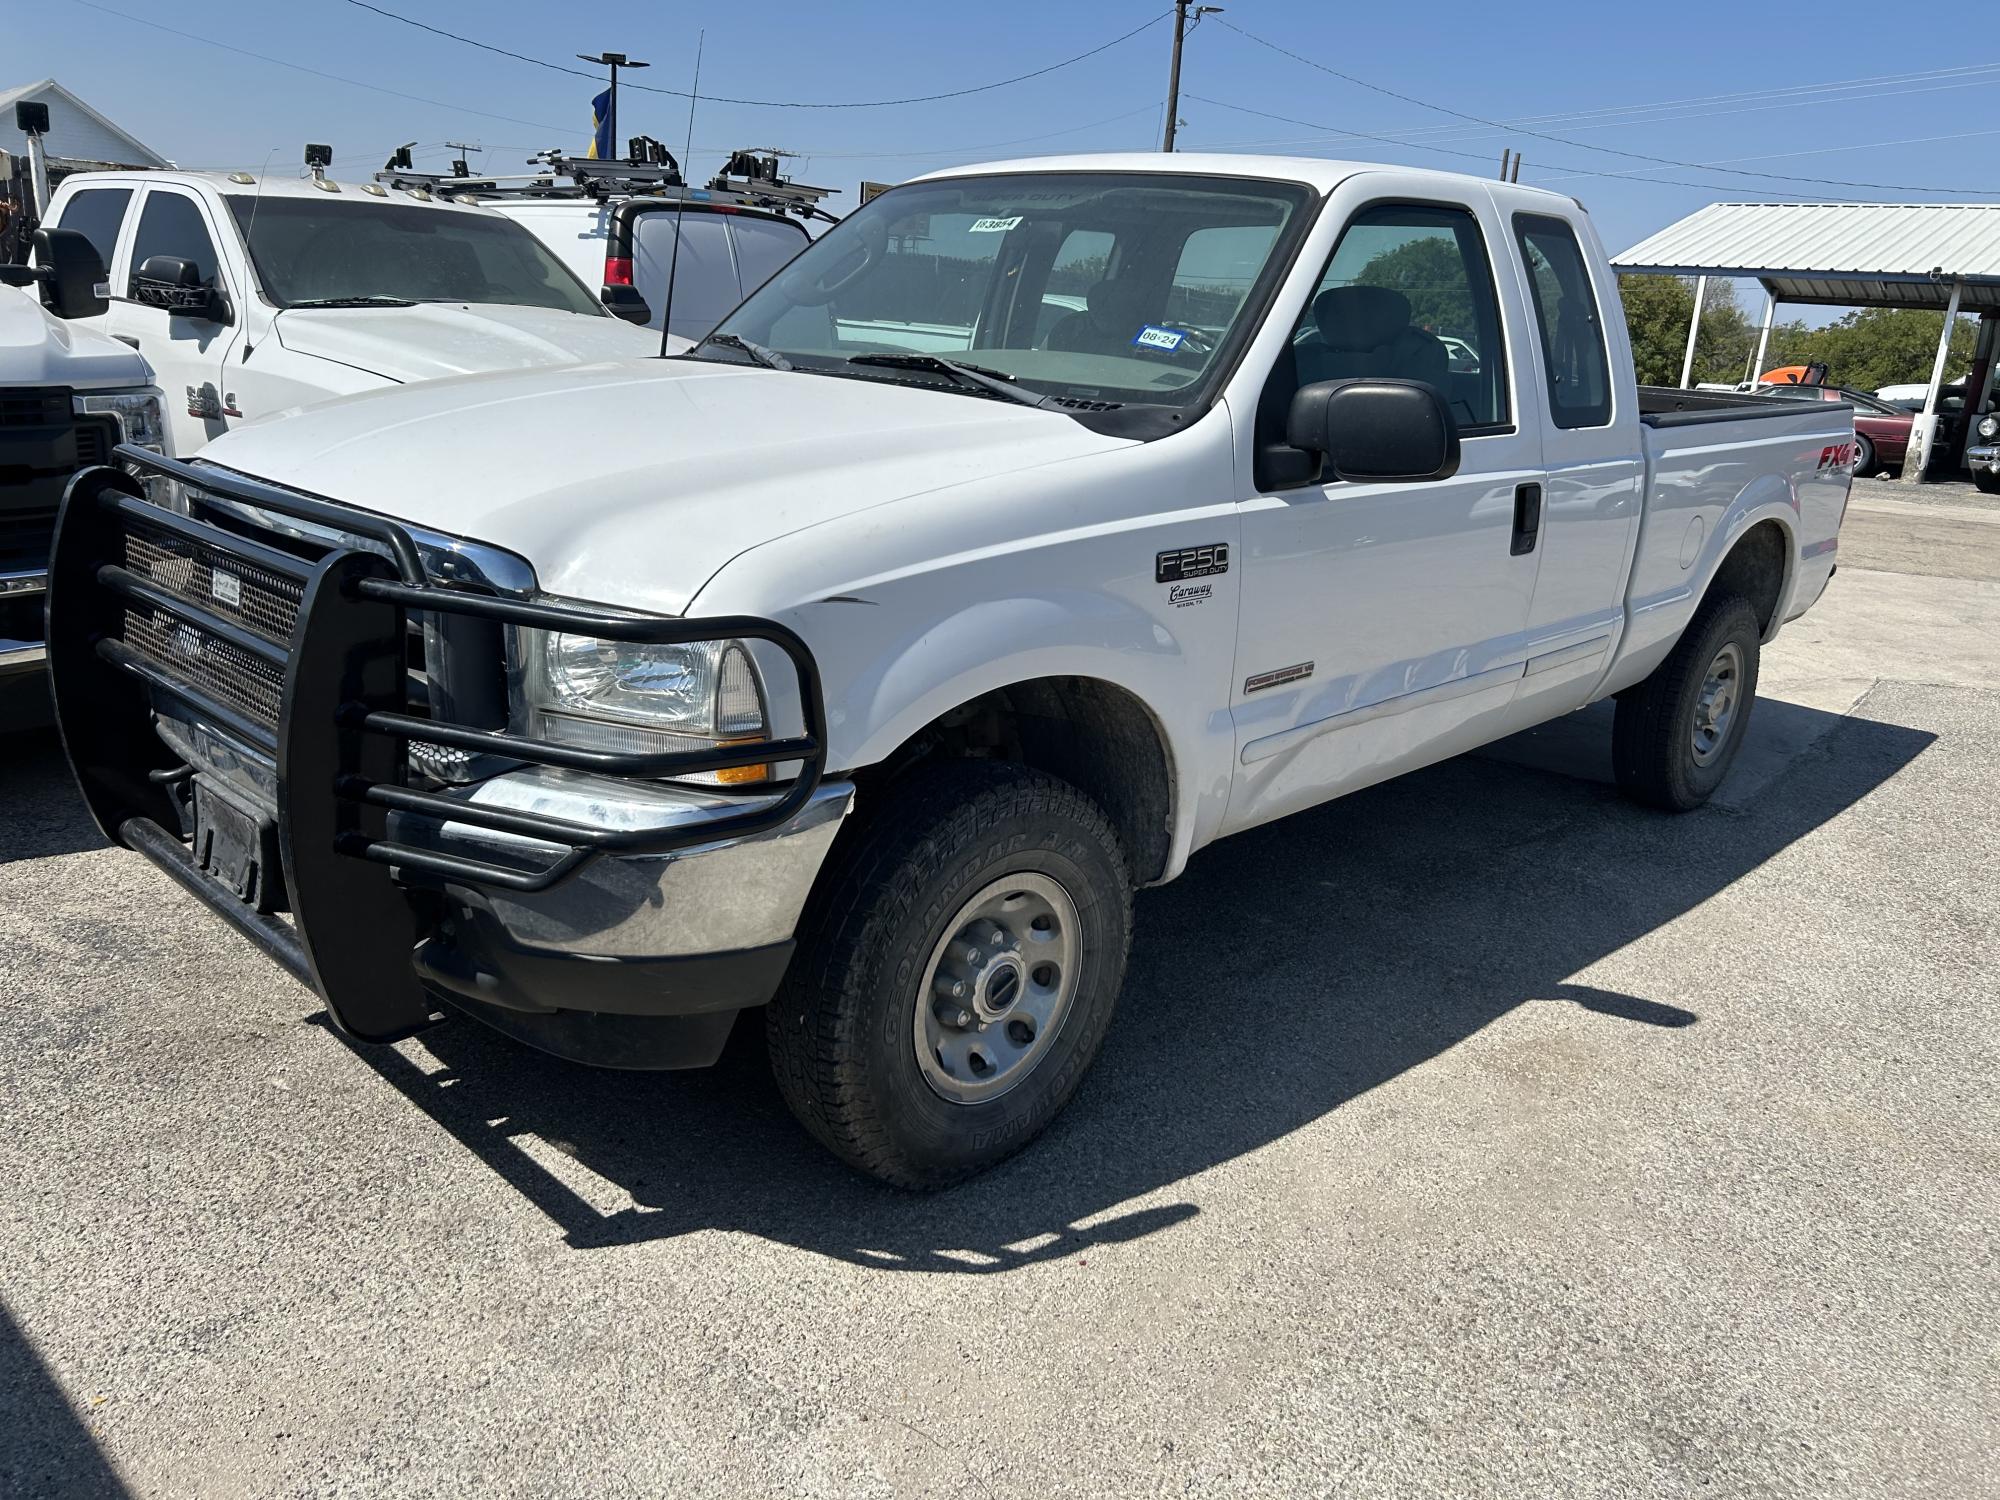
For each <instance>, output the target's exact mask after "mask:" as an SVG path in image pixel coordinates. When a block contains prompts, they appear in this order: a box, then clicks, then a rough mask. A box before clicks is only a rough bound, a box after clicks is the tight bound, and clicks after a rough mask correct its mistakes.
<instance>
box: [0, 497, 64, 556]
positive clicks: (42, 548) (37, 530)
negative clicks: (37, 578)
mask: <svg viewBox="0 0 2000 1500" xmlns="http://www.w3.org/2000/svg"><path fill="white" fill-rule="evenodd" d="M55 532H56V508H55V507H54V506H53V505H46V506H43V505H37V506H34V507H32V508H30V509H24V510H10V511H0V573H25V572H29V571H32V570H33V569H36V568H42V567H46V566H48V561H49V538H50V537H52V536H54V535H55Z"/></svg>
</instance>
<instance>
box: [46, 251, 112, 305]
mask: <svg viewBox="0 0 2000 1500" xmlns="http://www.w3.org/2000/svg"><path fill="white" fill-rule="evenodd" d="M35 263H36V264H37V265H38V266H40V267H41V275H40V277H39V278H38V279H39V280H40V281H41V283H42V305H43V306H44V307H46V308H47V309H48V310H49V311H50V312H52V313H54V314H55V315H56V316H57V317H58V318H94V317H96V316H97V315H98V314H99V313H101V312H103V311H104V310H105V309H106V308H107V307H109V306H110V305H111V302H110V299H109V297H108V296H107V295H106V293H108V292H109V291H110V290H111V288H110V287H109V286H108V285H106V282H107V280H108V279H109V278H108V277H107V276H106V273H105V270H104V261H103V259H102V258H101V257H100V256H99V255H98V253H97V247H96V246H95V245H93V244H91V243H90V241H89V240H87V239H85V238H84V237H83V236H82V235H81V234H79V233H77V232H76V231H75V230H74V229H37V230H36V231H35Z"/></svg>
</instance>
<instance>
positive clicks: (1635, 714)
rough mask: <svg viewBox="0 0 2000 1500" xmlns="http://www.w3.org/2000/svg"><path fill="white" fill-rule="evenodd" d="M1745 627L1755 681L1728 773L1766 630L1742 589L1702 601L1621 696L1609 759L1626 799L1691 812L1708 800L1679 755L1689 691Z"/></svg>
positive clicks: (1697, 687)
mask: <svg viewBox="0 0 2000 1500" xmlns="http://www.w3.org/2000/svg"><path fill="white" fill-rule="evenodd" d="M1746 629H1747V633H1748V637H1749V640H1750V642H1751V648H1750V652H1749V660H1748V663H1747V666H1748V671H1749V675H1750V682H1749V684H1748V687H1747V691H1746V693H1745V695H1744V703H1743V710H1742V712H1743V721H1742V724H1741V726H1740V727H1739V728H1738V730H1737V732H1736V746H1732V747H1731V750H1730V756H1729V761H1727V762H1725V763H1724V772H1725V774H1726V772H1727V767H1728V765H1729V764H1730V763H1731V762H1733V761H1734V759H1735V753H1736V747H1740V746H1741V744H1742V742H1743V735H1744V733H1746V732H1747V731H1748V729H1749V717H1750V710H1751V708H1752V706H1753V705H1754V703H1755V701H1756V677H1757V654H1758V653H1757V645H1756V643H1757V640H1758V638H1759V636H1760V635H1761V634H1762V631H1761V630H1760V629H1759V627H1758V624H1757V612H1756V610H1755V609H1753V608H1752V607H1751V605H1750V601H1749V600H1747V599H1745V598H1743V597H1742V596H1741V595H1740V594H1720V595H1715V596H1711V597H1710V598H1707V599H1704V600H1703V601H1702V602H1701V607H1700V608H1699V609H1697V610H1696V611H1695V615H1694V618H1693V619H1692V620H1690V621H1689V622H1688V625H1687V629H1686V630H1684V631H1682V632H1681V638H1680V640H1679V642H1677V643H1676V644H1675V646H1674V649H1673V650H1672V651H1671V652H1670V653H1669V654H1668V656H1667V659H1666V660H1665V661H1663V662H1661V663H1660V664H1659V666H1657V667H1655V668H1654V669H1653V672H1652V675H1651V676H1649V677H1647V678H1646V680H1645V681H1644V682H1641V683H1639V684H1638V685H1637V686H1636V687H1632V688H1628V689H1627V690H1626V691H1625V692H1623V693H1621V694H1619V696H1618V710H1617V715H1616V717H1615V719H1614V720H1613V723H1612V731H1611V765H1612V770H1613V772H1614V774H1615V775H1616V776H1617V779H1618V785H1619V788H1620V789H1621V790H1622V791H1623V792H1624V793H1625V794H1626V795H1627V796H1628V797H1631V798H1632V799H1633V800H1634V801H1636V802H1641V803H1644V804H1645V805H1646V806H1648V807H1657V808H1661V809H1663V810H1665V811H1667V812H1689V811H1692V810H1693V809H1694V808H1696V807H1699V806H1700V805H1701V804H1702V803H1703V802H1706V801H1707V800H1708V796H1709V793H1708V792H1701V793H1699V794H1698V795H1695V794H1693V793H1691V791H1690V789H1689V788H1688V787H1687V786H1686V785H1685V779H1686V778H1685V777H1684V775H1682V774H1681V772H1682V767H1681V764H1680V756H1681V754H1682V752H1683V750H1684V748H1685V747H1684V745H1683V743H1682V741H1683V738H1684V737H1683V735H1682V733H1681V729H1680V720H1681V716H1682V713H1683V711H1684V710H1685V708H1686V703H1685V699H1686V697H1687V695H1689V694H1691V693H1694V692H1697V691H1699V690H1700V685H1701V684H1700V679H1699V677H1697V676H1696V675H1695V674H1697V673H1703V672H1705V671H1706V670H1707V667H1708V664H1709V662H1710V661H1711V660H1713V658H1714V656H1715V653H1716V652H1717V651H1719V650H1720V649H1721V648H1722V643H1723V642H1724V641H1725V640H1727V639H1728V638H1729V636H1731V635H1732V634H1735V633H1737V632H1738V631H1743V630H1746ZM1711 790H1712V788H1711Z"/></svg>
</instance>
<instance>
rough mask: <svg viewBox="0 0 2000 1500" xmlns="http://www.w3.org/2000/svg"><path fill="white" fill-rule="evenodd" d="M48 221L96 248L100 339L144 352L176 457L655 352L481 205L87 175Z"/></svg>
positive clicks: (230, 178)
mask: <svg viewBox="0 0 2000 1500" xmlns="http://www.w3.org/2000/svg"><path fill="white" fill-rule="evenodd" d="M46 220H47V222H48V223H50V224H52V225H57V226H60V227H61V228H64V229H69V230H74V231H76V232H78V233H81V234H83V235H84V236H86V237H87V238H88V239H89V240H90V242H91V243H92V244H93V245H95V246H96V247H97V252H98V254H99V255H100V256H102V257H103V259H104V264H105V266H106V267H107V268H108V269H109V272H110V283H109V284H110V305H109V306H108V307H107V308H106V310H105V311H104V312H103V313H101V314H99V315H98V316H97V317H95V318H90V319H86V320H84V321H85V322H86V323H87V324H88V325H89V326H92V327H94V328H97V329H98V330H100V331H101V332H104V333H107V334H109V335H111V336H112V337H113V338H116V339H120V340H123V341H124V342H125V343H127V344H130V345H131V346H132V347H133V348H135V349H137V350H138V351H139V352H140V353H141V354H143V355H145V357H146V358H147V359H148V360H149V361H150V362H151V363H152V365H153V368H154V370H155V371H157V372H158V375H159V381H160V384H161V386H162V387H163V388H164V389H165V390H166V391H167V392H168V394H169V395H170V396H171V398H172V399H171V400H170V401H169V403H168V419H169V422H170V424H171V426H172V428H173V434H174V441H175V444H176V446H177V448H178V449H179V451H180V452H181V453H183V454H187V453H193V452H195V451H197V450H199V449H200V448H201V447H202V445H203V444H205V443H207V442H209V441H210V440H211V439H213V438H216V437H218V436H220V435H221V434H222V433H224V432H227V431H229V430H230V429H231V428H233V427H236V426H238V425H240V424H241V423H243V422H247V421H252V420H254V419H256V418H258V417H262V416H268V415H270V414H271V413H273V412H278V411H285V410H289V409H290V408H292V407H297V406H306V405H310V404H311V403H313V402H315V401H323V400H325V399H326V398H327V397H329V396H343V395H348V394H350V393H352V392H355V391H367V390H376V389H379V388H380V387H382V386H385V385H396V384H407V383H409V382H412V381H419V380H433V379H436V378H438V377H440V376H445V375H462V374H467V373H471V372H474V371H480V370H520V369H536V368H545V367H548V366H551V365H565V364H574V363H579V362H583V361H588V360H599V359H613V358H643V357H644V356H646V355H648V354H658V353H659V352H660V349H659V339H658V337H657V336H655V337H653V338H651V339H648V338H647V337H646V336H645V334H644V333H643V332H641V331H640V330H638V329H635V328H633V327H632V326H631V325H630V324H628V323H625V322H623V321H621V320H620V319H617V318H614V317H612V316H611V315H610V314H609V313H608V312H606V310H605V309H604V307H603V305H602V304H601V303H600V302H599V300H598V297H597V294H596V293H595V292H594V291H592V290H590V289H588V288H586V287H585V286H584V285H583V284H582V283H581V282H579V281H578V280H577V279H576V277H575V276H574V275H573V274H572V273H571V272H570V271H569V270H568V268H567V267H565V266H564V265H563V264H562V263H561V262H560V261H559V260H558V259H557V258H556V257H555V256H553V255H551V254H550V253H549V251H548V250H547V249H545V248H544V247H543V246H542V244H541V242H540V241H538V240H537V239H535V237H534V236H533V235H531V234H529V233H527V232H526V231H525V230H523V229H522V228H521V227H520V226H519V225H517V224H513V223H511V222H509V221H508V220H506V219H504V218H502V217H501V216H500V215H498V214H496V213H494V212H492V211H491V210H490V209H486V208H481V207H479V206H477V205H473V204H463V203H451V202H446V201H444V200H442V199H437V198H434V197H432V196H431V195H430V194H428V193H410V192H392V191H391V190H389V189H386V188H384V187H382V186H381V185H380V184H377V183H364V184H355V183H340V182H335V181H334V180H332V179H331V178H327V177H324V176H320V175H314V176H309V177H303V178H291V177H286V178H274V177H271V176H270V175H269V174H266V175H265V176H264V177H263V178H262V179H261V180H260V179H259V178H256V177H253V176H251V174H249V173H247V172H232V173H221V172H79V173H75V174H73V175H71V176H69V177H67V178H65V179H64V180H63V183H62V185H61V186H60V187H59V188H57V190H56V194H55V197H54V199H53V200H52V201H51V203H50V205H49V211H48V214H47V215H46Z"/></svg>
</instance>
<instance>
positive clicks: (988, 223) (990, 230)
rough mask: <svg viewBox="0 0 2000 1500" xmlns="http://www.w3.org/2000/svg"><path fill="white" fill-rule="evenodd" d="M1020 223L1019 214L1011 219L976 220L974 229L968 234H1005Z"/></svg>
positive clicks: (973, 223) (973, 225)
mask: <svg viewBox="0 0 2000 1500" xmlns="http://www.w3.org/2000/svg"><path fill="white" fill-rule="evenodd" d="M1020 222H1021V215H1019V214H1015V215H1014V217H1013V218H1011V219H974V220H973V221H972V228H971V229H969V230H967V231H966V233H968V234H1005V233H1006V232H1007V231H1008V230H1010V229H1012V228H1013V227H1014V226H1015V225H1016V224H1018V223H1020Z"/></svg>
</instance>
